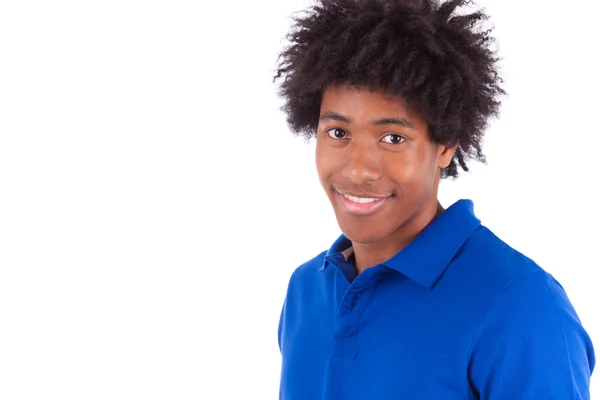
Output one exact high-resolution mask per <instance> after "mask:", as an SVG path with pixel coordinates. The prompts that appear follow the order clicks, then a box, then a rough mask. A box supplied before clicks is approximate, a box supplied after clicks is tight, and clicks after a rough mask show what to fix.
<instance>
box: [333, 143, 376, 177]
mask: <svg viewBox="0 0 600 400" xmlns="http://www.w3.org/2000/svg"><path fill="white" fill-rule="evenodd" d="M346 151H347V154H346V157H347V158H346V163H345V166H344V169H343V171H342V174H343V175H344V177H346V178H348V179H350V180H351V181H352V182H353V183H354V184H356V185H360V184H363V183H365V182H368V181H376V180H378V179H379V178H381V167H380V162H379V160H378V157H377V152H376V150H375V149H373V148H370V147H369V146H367V145H364V144H362V145H361V144H358V143H356V142H351V143H350V145H349V146H348V147H347V149H346Z"/></svg>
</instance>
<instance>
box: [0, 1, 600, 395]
mask: <svg viewBox="0 0 600 400" xmlns="http://www.w3.org/2000/svg"><path fill="white" fill-rule="evenodd" d="M306 4H307V3H306V1H292V0H288V1H283V0H271V1H261V2H249V1H242V0H235V1H228V2H197V1H173V0H171V1H143V2H142V1H131V0H119V1H95V2H92V1H85V2H82V1H70V2H69V1H53V2H45V1H25V0H22V1H3V2H1V3H0V398H2V399H6V400H13V399H15V400H16V399H50V398H52V399H54V398H56V399H275V398H277V391H278V382H279V363H280V355H279V350H278V347H277V324H278V319H279V313H280V310H281V305H282V301H283V297H284V295H285V290H286V286H287V282H288V279H289V276H290V274H291V273H292V271H293V270H294V269H295V268H296V267H297V266H298V265H299V264H301V263H302V262H304V261H306V260H307V259H309V258H312V257H313V256H314V255H316V254H317V253H318V252H320V251H321V250H324V249H325V248H327V247H329V245H330V244H331V242H332V241H333V240H334V239H335V238H336V237H337V235H338V233H339V232H338V227H337V225H336V223H335V220H334V218H333V213H332V212H331V210H330V207H329V204H328V202H327V199H326V197H325V195H324V194H322V193H321V188H320V187H319V185H318V182H317V178H316V173H315V168H314V162H313V150H314V148H313V144H312V143H309V144H306V143H305V142H304V141H303V140H302V139H300V138H296V137H294V136H293V135H292V134H291V133H290V132H289V130H288V128H287V126H286V123H285V116H284V115H283V114H282V113H281V112H280V111H279V110H278V107H279V105H280V101H279V100H278V99H277V97H276V95H275V90H276V87H275V86H274V85H273V84H272V82H271V77H272V74H273V70H274V68H275V62H276V56H277V53H278V51H279V50H280V49H281V47H282V46H283V44H284V42H283V40H282V39H283V37H284V35H285V32H286V30H287V28H288V25H289V16H290V14H291V13H292V12H293V11H295V10H299V9H300V8H302V7H303V6H304V5H306ZM479 4H482V5H485V6H487V7H488V8H487V10H488V11H489V13H490V14H491V16H492V21H493V22H494V24H495V26H496V36H497V38H498V41H499V45H500V54H501V55H502V56H503V58H504V60H503V62H502V66H503V70H504V77H505V79H506V89H507V90H508V92H509V96H508V98H507V99H506V100H505V103H504V106H503V109H502V110H503V113H502V116H501V118H500V119H499V120H498V121H496V122H494V124H493V125H492V126H491V128H490V130H489V134H488V137H487V140H486V143H485V152H486V154H487V156H488V164H487V166H483V165H472V166H473V172H472V173H469V174H463V175H462V177H461V178H459V179H458V180H457V181H455V182H445V183H444V184H443V185H442V188H441V194H440V196H441V200H442V203H443V204H444V205H445V206H449V205H450V204H451V203H452V202H454V201H455V200H457V199H458V198H471V199H473V200H474V201H475V207H476V213H477V215H478V216H479V217H480V219H482V220H483V222H484V223H485V224H486V225H487V226H488V227H490V228H491V229H492V230H493V231H495V232H496V234H498V235H499V236H500V237H501V238H503V239H504V240H506V241H507V242H508V243H509V244H511V245H513V246H514V247H516V248H517V249H518V250H520V251H522V252H524V253H525V254H527V255H528V256H530V257H532V258H533V259H535V260H536V261H538V263H539V264H540V265H542V266H543V267H544V268H545V269H546V270H548V271H549V272H551V273H552V274H553V275H554V276H555V277H556V278H557V279H558V280H559V281H560V282H561V283H562V284H563V286H564V287H565V288H566V290H567V293H568V294H569V296H570V298H571V300H572V302H573V304H574V305H575V307H576V309H577V311H578V313H579V315H580V317H581V319H582V320H583V322H584V325H585V327H586V328H587V329H588V331H589V333H590V334H591V336H592V339H593V340H594V342H595V344H596V345H597V347H598V349H600V318H599V317H598V312H597V310H596V309H595V307H594V303H596V304H597V303H598V301H599V300H600V298H599V291H598V289H597V280H596V277H597V276H598V272H597V269H598V267H600V261H599V257H598V253H597V249H598V246H599V244H598V239H599V236H600V235H599V234H598V226H599V224H600V212H599V211H598V205H599V204H600V195H599V194H598V193H599V192H598V172H597V169H598V161H597V153H598V145H599V144H600V141H599V139H598V136H599V134H600V132H599V128H598V114H599V111H598V108H599V106H600V102H599V101H598V93H599V92H600V80H599V74H598V71H600V65H599V61H598V60H599V58H598V42H599V39H600V33H599V30H598V27H597V21H596V19H595V18H596V17H595V16H596V13H595V12H594V11H597V9H596V10H592V9H591V8H592V7H598V6H597V5H596V3H595V2H592V1H589V0H571V1H570V2H568V3H565V2H558V1H556V2H554V1H542V0H538V1H528V2H524V1H517V0H503V1H501V2H500V1H491V0H488V1H486V2H480V3H479ZM599 352H600V350H599ZM599 379H600V378H598V374H595V375H594V378H593V381H592V388H593V390H594V389H595V391H596V392H597V393H600V387H596V386H600V381H599ZM594 385H595V386H594Z"/></svg>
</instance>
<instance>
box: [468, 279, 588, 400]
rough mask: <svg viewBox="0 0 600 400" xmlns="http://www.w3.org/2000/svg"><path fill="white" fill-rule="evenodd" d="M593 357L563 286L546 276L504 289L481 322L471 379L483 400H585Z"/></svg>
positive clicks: (471, 357)
mask: <svg viewBox="0 0 600 400" xmlns="http://www.w3.org/2000/svg"><path fill="white" fill-rule="evenodd" d="M594 364H595V355H594V349H593V346H592V342H591V340H590V337H589V336H588V334H587V332H586V331H585V329H584V328H583V326H582V324H581V321H580V320H579V317H578V316H577V314H576V312H575V310H574V308H573V306H572V305H571V302H570V301H569V299H568V297H567V295H566V293H565V291H564V289H563V288H562V286H561V285H560V284H559V283H558V282H557V281H556V280H555V279H554V278H553V277H552V276H551V275H549V274H548V273H546V272H544V271H537V272H535V273H532V274H529V275H526V276H524V277H522V278H520V279H519V280H517V281H516V282H514V283H513V284H511V285H510V286H509V287H508V288H506V289H505V290H504V292H503V293H502V294H500V295H499V296H498V298H497V299H496V301H495V302H494V303H493V304H492V306H491V307H490V309H489V310H488V312H487V314H486V315H485V317H484V319H483V320H482V322H481V324H480V326H479V328H478V330H477V333H476V334H475V337H474V338H473V342H472V345H471V351H470V362H469V380H470V384H471V387H472V389H473V391H474V392H475V393H477V395H478V396H479V398H480V399H481V400H501V399H502V400H505V399H514V400H525V399H536V400H539V399H545V400H553V399H557V400H558V399H560V400H567V399H569V400H571V399H585V400H587V399H589V398H590V392H589V385H590V377H591V374H592V371H593V369H594Z"/></svg>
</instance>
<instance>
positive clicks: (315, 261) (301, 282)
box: [288, 250, 327, 296]
mask: <svg viewBox="0 0 600 400" xmlns="http://www.w3.org/2000/svg"><path fill="white" fill-rule="evenodd" d="M326 254H327V251H326V250H325V251H322V252H321V253H319V254H317V255H316V256H315V257H313V258H311V259H310V260H308V261H306V262H304V263H302V264H301V265H299V266H298V267H296V268H295V269H294V271H293V272H292V274H291V276H290V280H289V284H288V296H289V295H290V292H294V291H298V290H301V289H302V288H304V287H305V286H307V285H309V286H310V285H311V283H312V282H314V280H315V279H316V277H317V276H318V273H319V271H320V270H321V268H322V267H323V262H324V261H325V255H326Z"/></svg>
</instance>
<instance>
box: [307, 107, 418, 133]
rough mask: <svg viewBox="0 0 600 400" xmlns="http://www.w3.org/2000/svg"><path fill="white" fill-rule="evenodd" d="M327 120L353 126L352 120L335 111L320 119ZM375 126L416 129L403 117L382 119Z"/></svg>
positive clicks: (375, 122)
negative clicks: (396, 126)
mask: <svg viewBox="0 0 600 400" xmlns="http://www.w3.org/2000/svg"><path fill="white" fill-rule="evenodd" d="M327 119H331V120H334V121H340V122H343V123H345V124H348V125H350V124H352V119H351V118H348V117H346V116H344V115H342V114H339V113H336V112H333V111H327V112H324V113H323V114H321V116H320V117H319V121H324V120H327ZM373 124H374V125H399V126H403V127H405V128H410V129H414V127H415V126H414V125H413V124H412V122H410V121H409V120H407V119H406V118H401V117H390V118H380V119H376V120H375V121H373Z"/></svg>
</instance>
